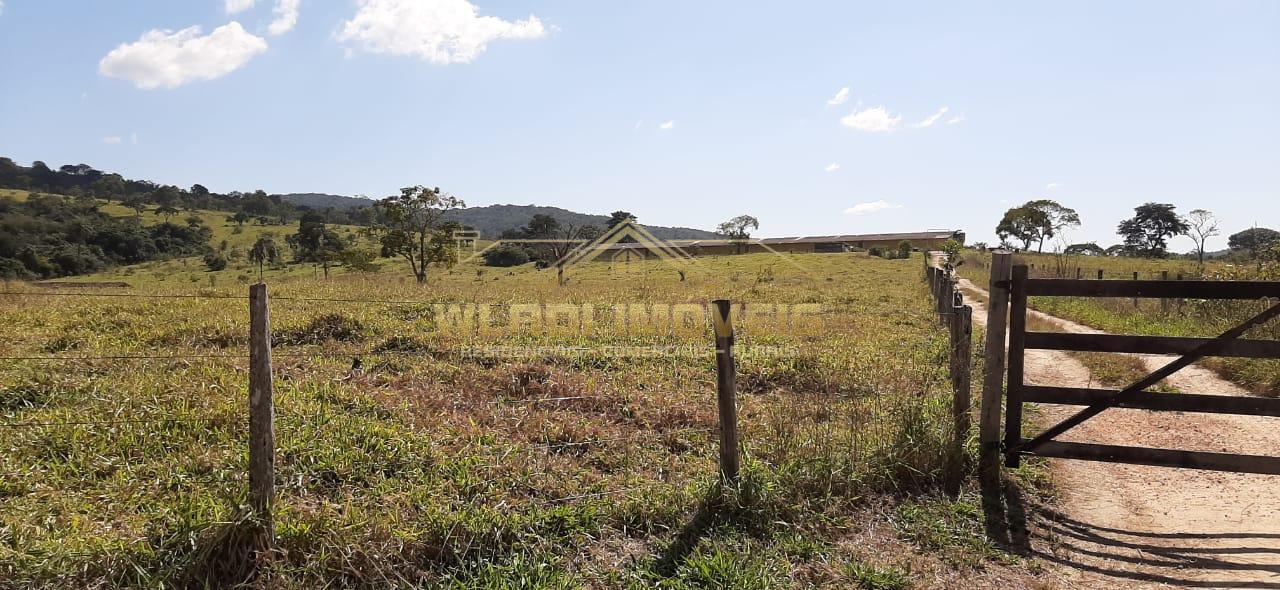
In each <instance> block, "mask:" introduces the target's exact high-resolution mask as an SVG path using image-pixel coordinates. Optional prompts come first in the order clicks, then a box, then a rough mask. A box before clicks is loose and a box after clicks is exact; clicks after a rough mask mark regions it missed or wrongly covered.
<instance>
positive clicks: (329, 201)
mask: <svg viewBox="0 0 1280 590" xmlns="http://www.w3.org/2000/svg"><path fill="white" fill-rule="evenodd" d="M280 199H281V200H283V201H284V202H286V203H292V204H294V205H301V206H303V207H311V208H312V209H316V210H324V209H328V208H329V207H333V208H334V209H355V208H356V207H364V206H366V205H370V204H372V203H373V199H362V198H360V197H344V196H342V195H327V194H324V193H289V194H287V195H280Z"/></svg>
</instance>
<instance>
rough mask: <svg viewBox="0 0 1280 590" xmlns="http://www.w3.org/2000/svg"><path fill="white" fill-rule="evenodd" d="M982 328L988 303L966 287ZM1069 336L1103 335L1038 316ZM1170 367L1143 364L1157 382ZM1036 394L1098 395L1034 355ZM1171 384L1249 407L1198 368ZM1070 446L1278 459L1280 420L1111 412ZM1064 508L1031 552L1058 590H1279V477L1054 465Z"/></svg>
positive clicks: (1155, 359) (1050, 358) (1040, 528)
mask: <svg viewBox="0 0 1280 590" xmlns="http://www.w3.org/2000/svg"><path fill="white" fill-rule="evenodd" d="M960 286H961V289H962V290H964V291H965V295H966V299H969V300H970V301H969V303H970V305H972V306H973V307H974V322H975V324H985V323H986V308H985V307H984V306H983V305H982V303H981V302H980V301H977V300H976V298H974V297H972V295H974V294H980V295H981V296H982V297H983V299H984V300H985V296H986V293H985V292H984V291H982V290H981V289H978V288H976V287H975V286H974V285H972V284H971V283H969V282H968V281H965V280H962V281H961V285H960ZM1031 313H1033V314H1035V315H1038V316H1039V317H1041V318H1043V319H1045V320H1046V321H1051V322H1053V323H1055V324H1056V325H1057V326H1058V329H1060V330H1062V331H1064V332H1097V330H1093V329H1090V328H1088V327H1085V326H1081V325H1079V324H1075V323H1072V322H1068V321H1065V320H1061V319H1058V318H1054V317H1052V316H1047V315H1044V314H1040V313H1038V312H1031ZM1170 360H1172V357H1162V356H1158V355H1148V356H1144V358H1143V361H1144V363H1146V364H1147V366H1148V367H1149V368H1150V369H1151V370H1154V369H1156V368H1158V367H1160V366H1163V365H1164V364H1166V363H1168V362H1169V361H1170ZM1026 378H1027V382H1028V383H1033V384H1038V385H1063V386H1071V387H1089V386H1095V387H1096V386H1097V384H1096V383H1091V381H1092V379H1091V378H1090V374H1089V370H1088V369H1087V368H1085V366H1084V365H1083V364H1081V363H1080V362H1079V361H1077V360H1076V359H1075V358H1073V357H1072V356H1071V355H1069V354H1067V353H1064V352H1059V351H1047V350H1029V351H1027V362H1026ZM1168 382H1169V383H1170V384H1171V385H1173V386H1174V387H1176V388H1178V389H1179V390H1180V391H1183V392H1194V393H1211V394H1224V395H1248V393H1246V392H1245V391H1243V390H1242V389H1240V388H1239V387H1236V386H1235V385H1233V384H1231V383H1229V382H1226V381H1224V380H1222V379H1220V378H1219V377H1218V376H1217V375H1215V374H1214V373H1213V372H1211V371H1208V370H1206V369H1203V368H1200V367H1189V368H1187V369H1184V370H1182V371H1180V372H1179V373H1177V374H1175V375H1174V376H1173V377H1171V378H1170V379H1169V380H1168ZM1079 409H1080V408H1078V407H1068V406H1056V405H1042V406H1040V407H1039V408H1038V410H1037V412H1036V421H1037V422H1040V423H1041V424H1043V425H1048V424H1050V423H1054V422H1057V421H1058V420H1060V419H1062V418H1065V417H1066V416H1068V415H1070V414H1072V413H1074V412H1075V411H1077V410H1079ZM1062 440H1068V441H1079V442H1097V443H1104V444H1119V445H1136V446H1150V447H1163V448H1178V449H1186V450H1199V451H1219V452H1237V453H1249V454H1259V455H1275V454H1280V419H1277V418H1267V417H1250V416H1226V415H1214V414H1193V413H1182V412H1148V411H1144V410H1124V409H1111V410H1107V411H1105V412H1103V413H1102V414H1101V415H1099V416H1097V417H1095V418H1093V419H1091V420H1089V421H1088V422H1085V423H1084V424H1082V425H1081V426H1079V427H1076V428H1075V429H1073V430H1071V431H1069V432H1068V433H1066V434H1065V435H1064V436H1063V437H1062ZM1053 473H1054V480H1055V483H1056V485H1057V488H1058V491H1059V495H1060V499H1061V501H1060V503H1059V505H1058V506H1056V507H1055V508H1056V511H1054V510H1047V509H1046V510H1040V511H1038V513H1037V515H1036V517H1035V519H1034V522H1032V523H1031V526H1032V531H1033V546H1032V549H1033V551H1036V552H1037V553H1038V554H1039V556H1040V557H1042V558H1043V559H1045V560H1047V561H1049V562H1051V563H1053V564H1055V565H1054V567H1053V570H1052V572H1051V574H1050V576H1049V578H1050V583H1051V584H1052V585H1053V586H1054V587H1060V588H1179V587H1189V588H1280V477H1278V476H1266V475H1249V474H1235V473H1218V472H1212V471H1197V470H1191V469H1170V468H1163V467H1146V466H1141V465H1120V464H1111V463H1095V462H1086V461H1072V460H1054V461H1053Z"/></svg>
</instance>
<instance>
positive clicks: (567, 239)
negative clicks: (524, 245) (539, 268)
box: [516, 213, 600, 264]
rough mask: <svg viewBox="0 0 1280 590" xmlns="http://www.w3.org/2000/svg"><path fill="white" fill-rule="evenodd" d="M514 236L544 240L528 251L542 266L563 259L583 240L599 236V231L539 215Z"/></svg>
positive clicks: (590, 226) (594, 228)
mask: <svg viewBox="0 0 1280 590" xmlns="http://www.w3.org/2000/svg"><path fill="white" fill-rule="evenodd" d="M516 235H517V236H518V237H521V238H524V239H529V240H544V241H542V242H539V243H537V244H534V245H533V247H532V248H530V249H531V250H533V252H534V254H535V258H537V259H538V260H539V261H541V262H542V263H543V264H549V263H552V262H555V261H557V260H560V259H561V258H564V257H565V256H566V255H568V254H569V252H571V251H573V249H574V248H577V247H578V245H579V244H580V243H581V242H583V241H584V240H592V239H595V238H596V237H597V236H599V235H600V229H599V228H597V227H596V226H594V225H575V224H573V223H560V221H559V220H557V219H556V218H554V217H552V216H550V215H544V214H541V213H539V214H537V215H534V216H533V218H532V219H530V220H529V223H527V224H525V226H524V227H522V228H520V229H519V230H518V231H517V232H516Z"/></svg>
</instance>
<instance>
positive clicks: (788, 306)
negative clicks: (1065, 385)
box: [0, 254, 1033, 588]
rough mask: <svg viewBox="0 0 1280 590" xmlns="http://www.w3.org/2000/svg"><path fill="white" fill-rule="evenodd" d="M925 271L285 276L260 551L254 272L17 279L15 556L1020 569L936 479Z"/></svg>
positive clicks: (708, 575)
mask: <svg viewBox="0 0 1280 590" xmlns="http://www.w3.org/2000/svg"><path fill="white" fill-rule="evenodd" d="M159 264H160V265H169V266H164V268H165V269H169V268H171V267H172V266H175V265H181V264H184V263H183V261H169V262H165V263H159ZM186 264H192V262H190V261H188V262H187V263H186ZM197 272H200V271H198V270H195V269H189V270H187V271H185V273H197ZM224 272H226V271H224ZM920 272H921V260H920V259H919V257H918V256H917V257H915V258H913V259H911V260H894V261H887V260H881V259H878V258H870V257H867V256H865V255H862V254H815V255H798V256H773V255H743V256H729V257H716V258H705V259H699V260H698V261H697V262H696V263H695V264H694V265H693V266H692V267H690V268H689V269H687V273H686V274H687V277H686V279H685V280H681V278H680V277H679V276H678V274H677V273H676V271H675V270H674V269H672V268H671V267H669V266H667V263H664V262H661V261H646V262H636V263H631V264H619V265H609V264H606V263H591V264H587V265H584V266H582V267H578V268H574V269H572V271H571V272H570V274H569V275H568V276H569V282H568V284H567V285H564V286H556V284H555V278H554V275H552V274H551V273H550V272H545V271H538V270H536V269H534V268H533V267H532V266H524V267H517V268H513V269H496V268H486V267H482V266H478V265H477V264H476V263H475V262H463V263H461V264H459V265H457V266H455V267H454V268H452V269H449V270H445V271H438V272H435V273H434V274H433V276H432V278H431V280H430V282H429V283H428V284H427V285H425V286H419V285H416V284H415V283H414V282H413V280H412V279H411V277H410V276H409V275H408V272H407V269H406V268H403V267H401V266H400V265H399V264H396V263H394V262H392V261H387V262H384V266H383V267H382V269H381V270H380V272H377V273H372V274H371V273H354V272H352V273H348V272H346V271H345V270H342V269H338V270H336V271H335V272H334V273H333V276H332V277H331V278H330V279H328V280H324V279H317V278H314V277H313V275H312V273H311V272H310V270H309V269H302V270H299V269H294V270H292V271H287V272H281V273H280V274H279V275H277V276H272V277H268V283H269V289H270V293H271V297H272V303H271V314H272V326H273V335H274V339H275V350H274V366H275V371H276V374H275V379H274V380H275V389H276V394H275V396H276V431H277V434H276V446H277V450H276V485H277V490H278V495H279V498H278V501H277V505H276V528H277V536H278V540H279V547H278V550H277V551H276V552H274V553H272V554H270V555H268V556H259V559H257V560H256V561H251V560H249V559H248V555H249V547H248V546H247V545H246V544H245V542H244V540H243V538H244V535H242V534H241V532H242V531H243V530H244V528H245V527H244V518H245V517H244V516H243V515H244V514H245V510H244V505H245V503H246V486H247V484H246V462H247V451H246V436H247V426H246V421H247V414H246V405H247V404H246V387H247V336H248V327H247V323H248V312H247V300H246V299H247V286H246V285H245V284H243V283H244V282H246V281H243V280H237V279H230V278H228V279H219V280H215V281H212V282H210V281H205V280H194V281H193V280H190V279H188V278H187V277H186V276H185V275H184V273H182V272H164V273H161V274H155V273H146V272H143V271H142V270H141V269H137V268H126V269H120V270H117V271H114V272H112V273H110V274H107V275H101V276H94V277H89V278H88V279H87V280H97V279H107V278H110V279H116V278H119V277H131V279H130V285H131V287H130V288H128V289H116V290H105V289H97V290H84V291H74V290H61V291H50V290H48V289H46V288H39V287H35V286H29V285H24V284H20V283H14V284H11V285H9V287H8V291H7V292H8V293H20V294H6V295H0V326H4V327H3V328H2V330H3V334H2V335H0V356H3V357H4V358H5V362H4V363H3V364H2V365H0V419H2V420H3V424H0V473H2V474H3V479H2V480H0V481H3V484H2V485H0V497H3V501H2V502H0V587H26V586H37V587H63V586H66V585H73V586H121V585H124V586H149V587H157V586H161V585H164V586H171V585H178V586H184V585H187V586H190V585H195V586H199V585H202V584H213V585H217V584H226V583H234V582H247V583H248V584H250V585H254V586H263V587H297V588H312V587H320V586H341V587H346V586H354V587H403V586H424V585H425V586H444V587H468V588H473V587H495V588H497V587H503V588H508V587H527V588H535V587H536V588H544V587H555V588H569V587H636V588H641V587H654V586H659V587H664V588H703V587H714V588H776V587H815V586H816V587H841V588H847V587H851V586H852V587H863V588H908V587H939V586H941V587H948V586H950V587H960V586H965V585H966V584H965V583H964V582H962V580H963V581H973V580H991V581H993V583H994V580H1010V579H1014V580H1022V581H1021V582H1018V584H1024V583H1026V580H1030V579H1031V578H1032V577H1033V573H1029V572H1028V568H1029V567H1030V566H1027V565H1026V564H1025V563H1023V562H1021V561H1019V560H1017V559H1014V558H1011V557H1008V556H1007V555H1005V554H1003V553H1001V552H1000V551H998V550H996V549H995V548H994V547H992V546H991V545H989V544H988V543H987V541H985V539H984V536H983V534H982V525H981V516H980V509H979V508H978V506H977V505H976V504H977V502H976V500H975V496H974V494H973V493H972V492H970V491H966V492H965V493H964V494H962V495H961V497H960V499H959V500H954V501H953V500H948V499H946V498H944V497H943V496H942V495H941V494H940V493H939V491H938V490H939V486H940V481H941V477H942V473H943V470H944V468H945V463H946V457H947V445H948V441H950V440H951V437H952V436H953V433H952V432H951V427H950V419H949V413H950V411H951V408H950V399H951V392H950V387H949V385H948V382H947V378H946V368H945V367H946V357H947V354H948V351H947V345H946V335H945V332H944V331H943V330H942V329H940V328H939V327H938V325H937V321H936V316H934V315H933V314H932V313H931V312H930V310H929V303H928V295H927V293H926V292H925V290H924V288H923V287H922V284H921V281H920ZM210 284H212V286H209V285H210ZM718 298H729V299H731V300H733V301H734V302H735V303H745V304H746V307H745V308H739V309H738V310H737V311H736V312H735V313H737V314H738V317H737V320H736V324H737V333H738V347H737V348H738V356H739V369H738V375H739V380H738V383H739V391H740V393H739V404H740V410H739V411H740V420H741V424H742V429H743V439H744V457H745V459H744V473H743V477H742V480H741V482H740V484H739V485H737V486H735V487H726V486H724V485H722V483H721V481H720V478H719V476H718V472H717V468H716V463H715V457H716V444H717V438H716V424H717V422H716V410H715V401H714V400H715V367H714V363H713V347H712V337H711V334H710V328H709V323H708V320H707V318H706V316H705V315H704V314H703V311H702V305H703V304H704V303H705V302H708V301H710V300H712V299H718ZM976 348H980V347H976ZM355 357H358V358H359V359H360V360H361V363H362V366H363V371H360V372H352V371H350V368H351V366H352V362H353V358H355ZM977 370H980V363H979V368H978V369H977ZM255 564H256V567H251V566H253V565H255Z"/></svg>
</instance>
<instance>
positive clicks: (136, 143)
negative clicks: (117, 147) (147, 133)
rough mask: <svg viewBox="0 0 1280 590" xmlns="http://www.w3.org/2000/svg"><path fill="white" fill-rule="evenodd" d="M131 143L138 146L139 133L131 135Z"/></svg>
mask: <svg viewBox="0 0 1280 590" xmlns="http://www.w3.org/2000/svg"><path fill="white" fill-rule="evenodd" d="M129 143H132V144H133V145H138V134H137V133H130V134H129Z"/></svg>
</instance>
